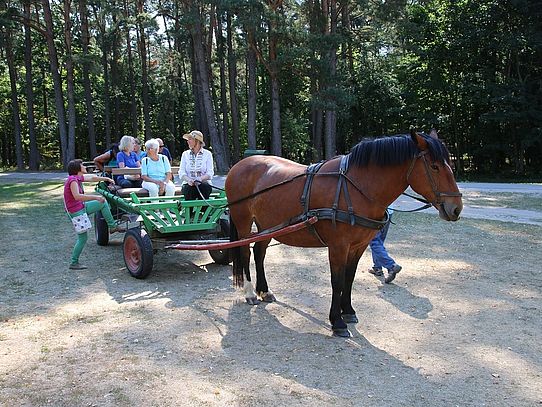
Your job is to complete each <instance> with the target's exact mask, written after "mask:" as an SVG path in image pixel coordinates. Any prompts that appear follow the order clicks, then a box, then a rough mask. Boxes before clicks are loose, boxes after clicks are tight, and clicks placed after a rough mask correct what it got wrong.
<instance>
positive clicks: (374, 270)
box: [367, 267, 384, 277]
mask: <svg viewBox="0 0 542 407" xmlns="http://www.w3.org/2000/svg"><path fill="white" fill-rule="evenodd" d="M367 271H368V272H369V273H371V274H373V275H375V276H377V277H380V276H383V275H384V272H383V271H382V268H381V267H369V270H367Z"/></svg>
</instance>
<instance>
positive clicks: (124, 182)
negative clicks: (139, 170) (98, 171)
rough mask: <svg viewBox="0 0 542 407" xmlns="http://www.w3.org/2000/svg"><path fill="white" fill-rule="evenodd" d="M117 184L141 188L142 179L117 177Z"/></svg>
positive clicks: (124, 186) (123, 186)
mask: <svg viewBox="0 0 542 407" xmlns="http://www.w3.org/2000/svg"><path fill="white" fill-rule="evenodd" d="M116 181H117V185H120V186H121V187H122V188H141V180H140V179H138V180H135V181H132V180H129V179H126V178H117V180H116Z"/></svg>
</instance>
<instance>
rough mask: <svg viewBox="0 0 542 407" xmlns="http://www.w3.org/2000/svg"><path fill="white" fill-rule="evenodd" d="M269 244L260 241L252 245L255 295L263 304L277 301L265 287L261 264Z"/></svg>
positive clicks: (265, 281) (263, 271)
mask: <svg viewBox="0 0 542 407" xmlns="http://www.w3.org/2000/svg"><path fill="white" fill-rule="evenodd" d="M269 242H271V239H269V240H262V241H260V242H256V243H255V244H254V263H255V264H256V294H258V296H259V297H260V298H261V300H262V301H264V302H274V301H276V300H277V299H276V298H275V295H274V294H273V292H272V291H271V290H270V289H269V287H268V286H267V279H266V278H265V270H264V266H263V262H264V259H265V253H266V252H267V246H268V245H269Z"/></svg>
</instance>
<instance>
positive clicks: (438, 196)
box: [405, 150, 463, 207]
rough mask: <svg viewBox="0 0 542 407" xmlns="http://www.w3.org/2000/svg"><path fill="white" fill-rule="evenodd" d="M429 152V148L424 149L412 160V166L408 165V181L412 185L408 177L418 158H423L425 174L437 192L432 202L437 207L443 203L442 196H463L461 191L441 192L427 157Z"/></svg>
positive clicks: (432, 188)
mask: <svg viewBox="0 0 542 407" xmlns="http://www.w3.org/2000/svg"><path fill="white" fill-rule="evenodd" d="M427 154H428V150H422V151H420V152H419V153H418V154H416V155H415V156H414V157H413V158H412V162H411V163H410V167H408V171H407V175H406V180H407V183H408V184H409V185H410V182H409V180H408V179H409V177H410V174H411V173H412V170H413V169H414V164H416V160H417V159H418V158H421V159H423V167H424V168H425V175H427V178H428V179H429V184H430V185H431V190H432V191H433V194H435V197H436V199H435V202H431V204H432V205H433V206H435V207H436V206H437V205H440V204H442V203H443V201H442V199H441V198H444V197H462V196H463V194H462V193H461V192H440V191H439V189H438V185H437V183H436V182H435V180H434V179H433V176H432V175H431V170H430V168H429V163H428V162H427V159H426V157H425V156H426V155H427ZM405 195H408V194H405ZM408 196H411V195H408Z"/></svg>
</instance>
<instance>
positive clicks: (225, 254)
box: [209, 219, 232, 266]
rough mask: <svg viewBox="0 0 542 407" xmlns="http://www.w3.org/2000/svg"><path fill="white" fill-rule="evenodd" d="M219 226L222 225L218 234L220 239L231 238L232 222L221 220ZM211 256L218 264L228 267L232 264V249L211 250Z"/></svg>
mask: <svg viewBox="0 0 542 407" xmlns="http://www.w3.org/2000/svg"><path fill="white" fill-rule="evenodd" d="M218 224H219V225H220V232H219V233H218V237H230V222H229V221H228V220H227V219H220V220H219V221H218ZM209 254H210V255H211V258H212V259H213V261H214V262H215V263H216V264H222V265H224V266H226V265H228V264H230V262H231V260H232V259H231V255H230V249H225V250H209Z"/></svg>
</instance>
